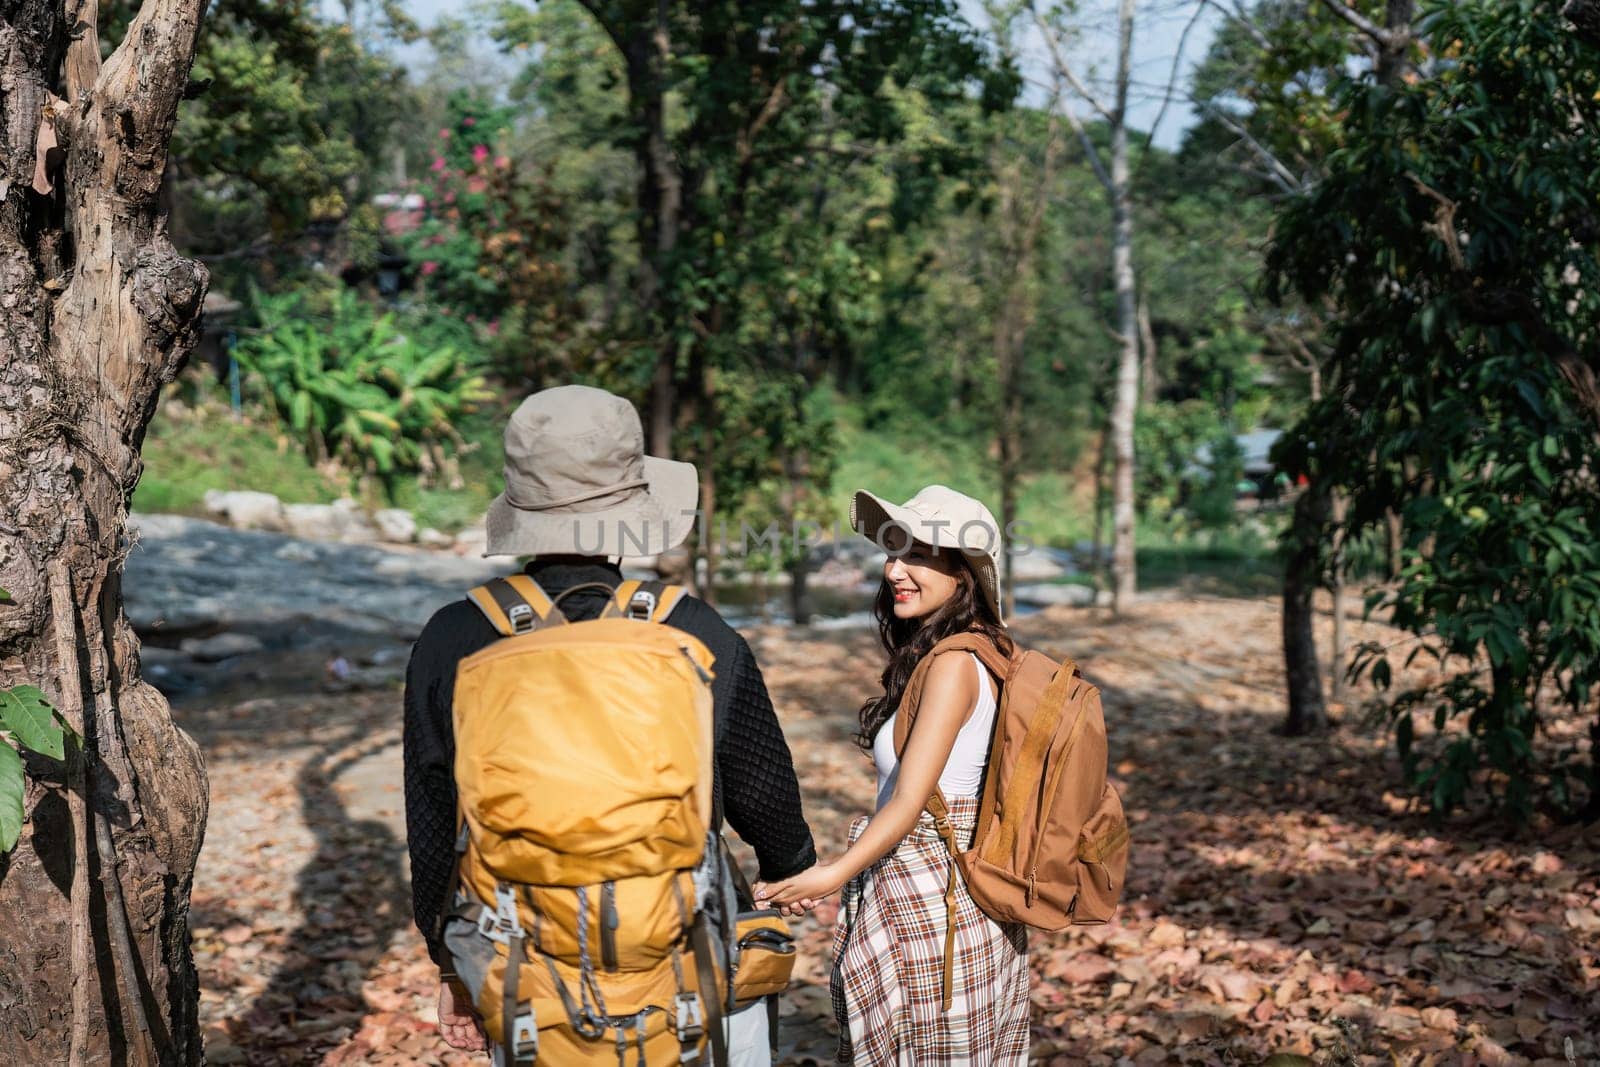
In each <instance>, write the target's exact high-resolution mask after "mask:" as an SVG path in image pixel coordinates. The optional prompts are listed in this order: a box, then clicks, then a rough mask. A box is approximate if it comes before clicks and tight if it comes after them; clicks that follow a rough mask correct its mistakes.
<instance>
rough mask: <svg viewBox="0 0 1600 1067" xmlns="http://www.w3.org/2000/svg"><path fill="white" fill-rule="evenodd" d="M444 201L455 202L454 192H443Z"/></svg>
mask: <svg viewBox="0 0 1600 1067" xmlns="http://www.w3.org/2000/svg"><path fill="white" fill-rule="evenodd" d="M444 202H445V203H447V204H453V203H455V202H456V194H455V193H445V194H444Z"/></svg>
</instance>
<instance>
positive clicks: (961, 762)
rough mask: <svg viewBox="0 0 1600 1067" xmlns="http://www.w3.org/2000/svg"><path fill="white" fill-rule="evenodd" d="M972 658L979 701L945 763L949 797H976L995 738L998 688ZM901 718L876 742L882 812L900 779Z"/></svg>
mask: <svg viewBox="0 0 1600 1067" xmlns="http://www.w3.org/2000/svg"><path fill="white" fill-rule="evenodd" d="M967 655H969V656H972V666H973V669H974V670H976V671H977V672H978V700H977V703H975V704H974V705H973V707H972V714H971V715H968V716H967V721H966V722H965V723H963V724H962V725H961V732H960V733H958V734H956V743H955V747H954V748H952V749H951V750H950V758H949V759H948V760H946V761H945V764H944V771H943V772H941V773H940V775H939V792H941V793H943V794H944V795H945V796H946V797H947V798H948V797H975V796H977V795H978V787H979V786H980V785H981V784H982V783H983V768H984V765H985V764H987V763H988V762H989V742H990V740H991V739H992V738H993V736H994V713H995V699H994V686H993V685H992V684H991V683H990V681H989V672H988V671H986V670H984V669H983V664H982V663H981V662H980V661H979V659H978V657H977V656H973V655H972V653H970V652H969V653H967ZM899 717H900V713H899V712H898V711H897V712H895V713H894V714H893V715H891V716H889V721H888V722H886V723H884V724H883V726H882V727H881V728H880V729H879V730H878V736H877V737H875V738H873V740H872V762H873V763H875V764H877V767H878V808H879V809H880V810H881V809H882V808H883V806H884V805H885V804H887V803H888V802H889V798H890V797H891V796H892V795H893V794H894V785H895V782H897V781H899V779H900V760H899V758H898V757H896V756H895V754H894V724H895V720H896V719H898V718H899Z"/></svg>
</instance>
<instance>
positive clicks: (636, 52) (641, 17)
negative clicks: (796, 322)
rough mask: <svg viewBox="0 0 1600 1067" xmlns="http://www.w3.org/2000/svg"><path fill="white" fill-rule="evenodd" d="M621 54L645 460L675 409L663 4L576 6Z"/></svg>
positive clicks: (610, 0) (674, 176) (666, 449)
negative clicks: (643, 360)
mask: <svg viewBox="0 0 1600 1067" xmlns="http://www.w3.org/2000/svg"><path fill="white" fill-rule="evenodd" d="M582 3H583V6H584V8H585V9H586V10H587V11H588V12H589V14H590V15H592V16H593V17H594V19H595V21H596V22H598V23H599V24H600V26H601V28H602V29H604V30H605V31H606V34H607V35H608V36H609V37H610V38H611V41H612V43H613V44H614V45H615V46H616V48H617V51H618V52H619V53H621V55H622V59H623V63H624V65H625V66H626V68H627V72H628V118H629V121H630V125H631V126H632V127H633V129H634V131H635V136H634V141H633V154H634V161H635V163H636V164H637V166H638V168H639V174H638V181H639V185H638V210H637V213H636V215H635V223H634V225H635V230H636V232H637V233H638V238H639V285H638V292H637V294H636V297H637V303H638V308H639V314H640V317H641V319H642V324H643V327H644V329H645V331H646V337H647V339H648V340H649V341H650V342H653V343H655V344H657V345H658V351H657V352H656V364H655V369H654V372H653V374H652V375H651V379H650V397H649V402H648V404H647V405H646V413H647V416H648V423H649V425H648V426H647V427H646V434H647V439H648V441H649V447H650V452H651V454H652V455H657V456H670V455H672V431H673V416H674V413H675V412H674V409H675V407H676V402H677V374H676V367H677V353H676V350H675V349H674V347H673V345H672V344H671V341H670V338H671V337H672V336H673V331H671V330H669V329H665V328H664V324H663V323H662V322H661V320H660V316H661V310H662V300H663V290H664V288H665V286H666V284H667V278H666V274H667V269H668V261H669V260H670V259H671V257H672V254H673V251H674V249H676V248H677V244H678V232H679V226H680V223H681V216H682V212H683V184H684V183H683V175H682V173H681V172H680V170H679V168H678V162H677V159H676V158H675V157H674V155H673V152H672V145H671V142H670V141H669V139H668V135H667V115H666V98H667V63H668V61H669V60H670V58H671V52H672V40H671V31H670V26H669V24H668V14H669V5H668V3H667V2H666V0H634V2H627V0H623V2H618V0H582Z"/></svg>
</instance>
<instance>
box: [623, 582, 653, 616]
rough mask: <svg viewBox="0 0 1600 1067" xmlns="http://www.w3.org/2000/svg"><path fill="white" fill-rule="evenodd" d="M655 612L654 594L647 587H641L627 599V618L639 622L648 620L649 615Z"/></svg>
mask: <svg viewBox="0 0 1600 1067" xmlns="http://www.w3.org/2000/svg"><path fill="white" fill-rule="evenodd" d="M655 613H656V595H655V594H654V593H652V592H650V591H649V590H648V589H641V590H639V591H638V592H637V593H635V594H633V596H632V597H631V598H629V600H628V618H630V619H637V620H639V621H640V622H648V621H649V619H650V616H652V615H654V614H655Z"/></svg>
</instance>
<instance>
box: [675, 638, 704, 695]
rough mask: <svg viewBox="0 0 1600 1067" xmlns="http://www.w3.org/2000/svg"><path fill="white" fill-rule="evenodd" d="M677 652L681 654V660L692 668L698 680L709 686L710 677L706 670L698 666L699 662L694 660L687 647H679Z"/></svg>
mask: <svg viewBox="0 0 1600 1067" xmlns="http://www.w3.org/2000/svg"><path fill="white" fill-rule="evenodd" d="M678 651H679V652H682V653H683V658H684V659H686V660H688V661H689V666H691V667H693V668H694V673H696V674H698V675H699V676H700V680H701V681H702V682H704V683H705V684H706V685H710V684H711V675H709V674H707V673H706V669H705V668H704V667H702V666H700V661H699V660H697V659H695V658H694V656H693V655H691V654H690V652H689V648H688V646H687V645H679V646H678Z"/></svg>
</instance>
